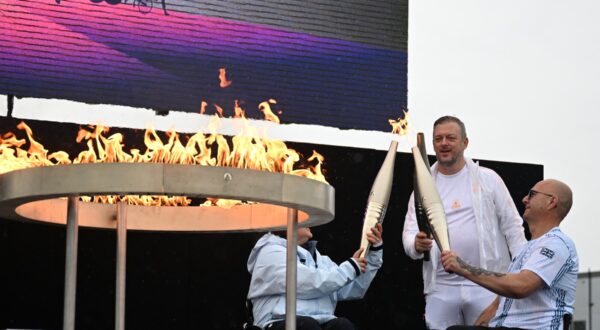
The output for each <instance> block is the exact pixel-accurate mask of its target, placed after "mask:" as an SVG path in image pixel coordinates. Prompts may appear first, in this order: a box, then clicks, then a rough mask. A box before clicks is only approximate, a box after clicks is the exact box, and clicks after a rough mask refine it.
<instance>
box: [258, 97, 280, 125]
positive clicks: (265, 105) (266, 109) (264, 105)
mask: <svg viewBox="0 0 600 330" xmlns="http://www.w3.org/2000/svg"><path fill="white" fill-rule="evenodd" d="M271 104H277V101H275V100H273V99H269V101H264V102H261V103H260V104H259V105H258V108H259V109H260V111H262V112H263V113H264V115H265V119H266V120H268V121H273V122H276V123H277V124H279V117H277V115H275V114H274V113H273V111H271Z"/></svg>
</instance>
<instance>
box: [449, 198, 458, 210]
mask: <svg viewBox="0 0 600 330" xmlns="http://www.w3.org/2000/svg"><path fill="white" fill-rule="evenodd" d="M450 207H451V208H452V209H453V210H456V209H459V208H460V201H459V200H458V199H455V200H453V201H452V206H450Z"/></svg>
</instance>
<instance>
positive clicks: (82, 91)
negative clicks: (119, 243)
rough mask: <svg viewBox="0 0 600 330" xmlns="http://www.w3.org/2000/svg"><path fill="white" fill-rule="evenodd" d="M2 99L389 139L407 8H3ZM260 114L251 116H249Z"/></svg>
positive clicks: (51, 4)
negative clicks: (269, 121)
mask: <svg viewBox="0 0 600 330" xmlns="http://www.w3.org/2000/svg"><path fill="white" fill-rule="evenodd" d="M2 3H3V4H2V6H1V8H0V14H1V15H0V26H2V30H3V33H2V34H0V94H7V95H15V96H17V97H36V98H48V99H66V100H73V101H79V102H85V103H88V104H110V105H125V106H131V107H136V108H148V109H155V110H161V111H164V110H174V111H185V112H198V113H207V114H212V113H221V114H222V115H224V116H231V115H233V113H234V105H235V104H236V102H237V104H238V106H240V107H242V108H243V109H244V110H246V112H247V113H248V116H252V115H253V112H257V113H258V112H259V109H258V105H259V104H260V103H261V102H264V101H267V100H272V101H271V104H272V107H273V110H274V112H275V113H277V114H283V116H281V117H282V119H283V120H284V122H293V123H301V124H318V125H325V126H332V127H339V128H355V129H367V130H382V131H388V130H389V129H390V127H389V124H388V122H387V119H389V118H394V117H396V118H397V117H398V115H399V114H400V113H401V112H402V110H403V109H405V108H406V94H407V87H406V84H407V83H406V82H407V79H406V78H407V52H406V47H407V26H408V17H407V16H408V1H358V0H356V1H355V0H351V1H343V2H339V1H293V0H285V1H275V0H269V1H216V0H214V1H191V0H156V1H154V0H4V1H2ZM259 115H260V114H259V113H258V114H257V115H256V116H254V117H259Z"/></svg>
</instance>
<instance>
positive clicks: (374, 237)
mask: <svg viewBox="0 0 600 330" xmlns="http://www.w3.org/2000/svg"><path fill="white" fill-rule="evenodd" d="M382 235H383V226H382V225H381V224H380V223H376V224H375V226H373V228H371V232H370V233H367V240H368V241H369V243H371V244H373V245H378V244H380V243H383V238H382Z"/></svg>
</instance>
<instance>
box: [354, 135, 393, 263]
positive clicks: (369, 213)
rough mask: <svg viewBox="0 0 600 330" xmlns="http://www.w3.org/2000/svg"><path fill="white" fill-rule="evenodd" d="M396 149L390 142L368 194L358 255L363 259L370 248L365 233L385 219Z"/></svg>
mask: <svg viewBox="0 0 600 330" xmlns="http://www.w3.org/2000/svg"><path fill="white" fill-rule="evenodd" d="M397 148H398V141H392V143H391V144H390V149H389V150H388V152H387V154H386V156H385V159H384V160H383V164H382V165H381V168H380V169H379V172H378V173H377V176H376V177H375V181H374V182H373V187H372V188H371V192H370V193H369V199H368V200H367V209H366V210H365V217H364V220H363V229H362V236H361V238H360V247H361V248H364V249H363V252H362V253H361V255H360V256H361V257H364V256H365V255H366V254H367V252H368V251H369V248H370V247H371V244H370V243H369V241H368V240H367V233H369V232H370V231H371V228H373V226H375V224H377V223H381V222H383V218H384V217H385V211H386V209H387V206H388V201H389V200H390V192H391V191H392V181H393V178H394V163H395V162H396V149H397Z"/></svg>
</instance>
